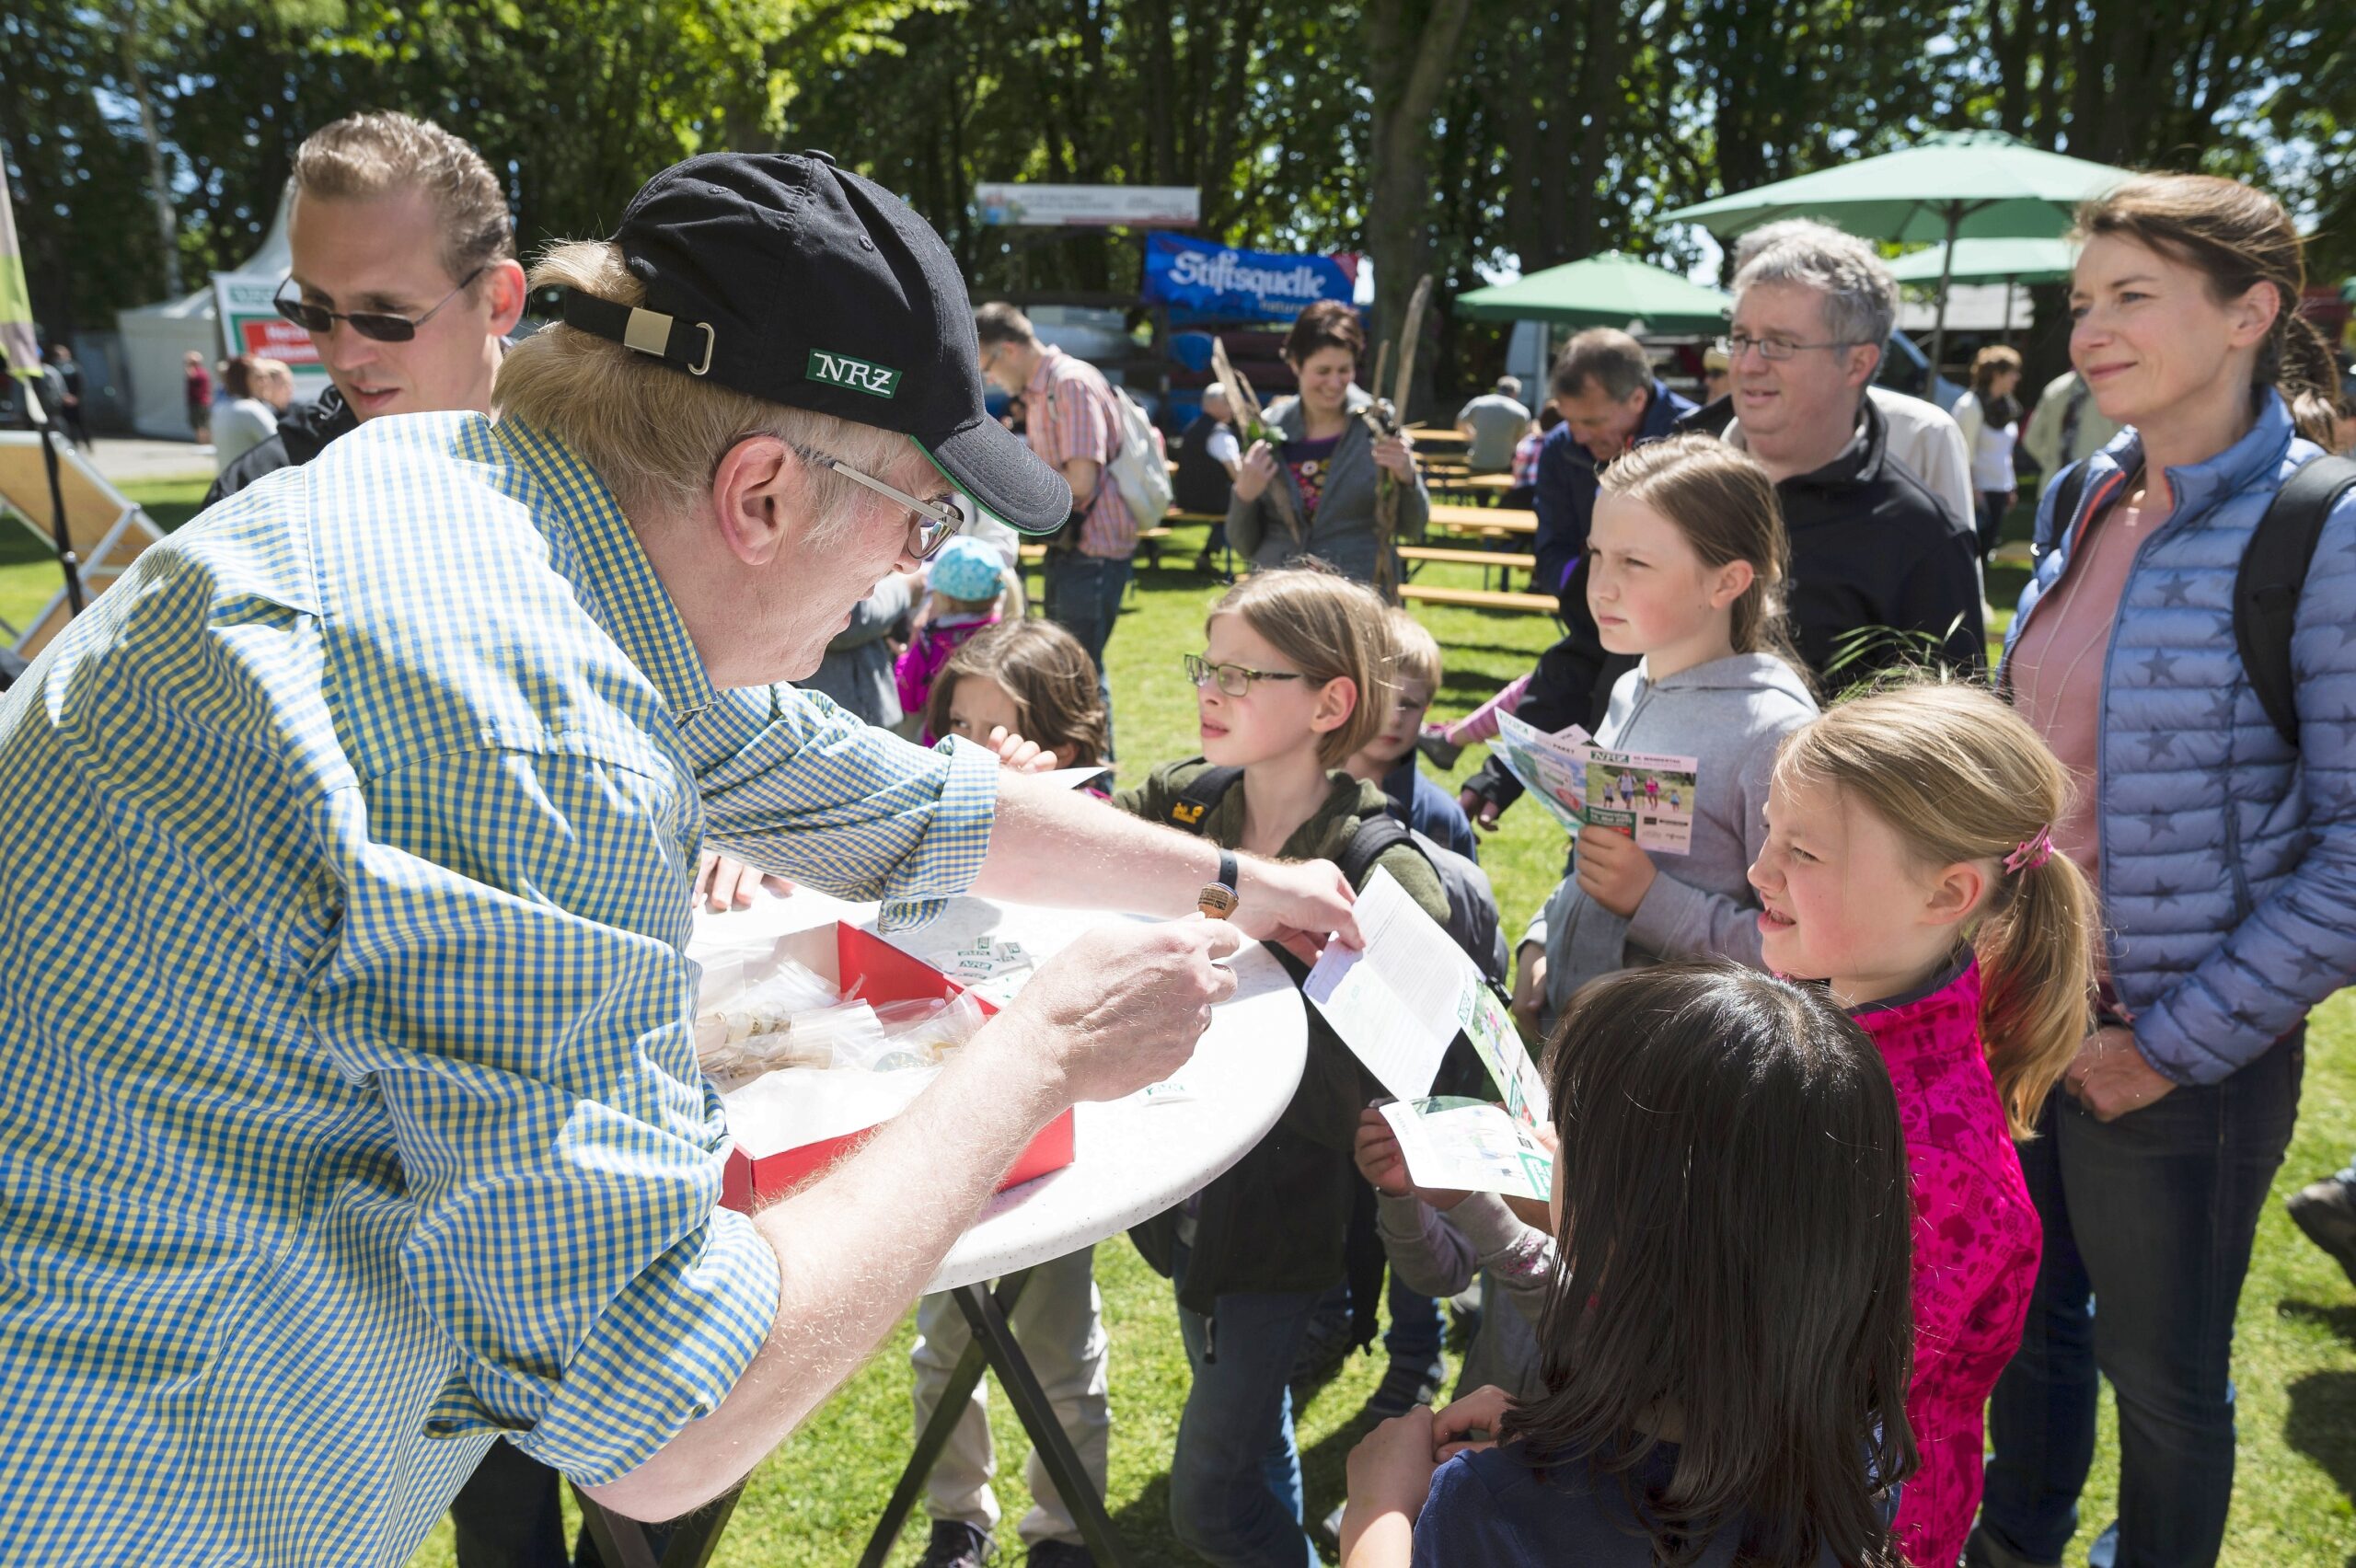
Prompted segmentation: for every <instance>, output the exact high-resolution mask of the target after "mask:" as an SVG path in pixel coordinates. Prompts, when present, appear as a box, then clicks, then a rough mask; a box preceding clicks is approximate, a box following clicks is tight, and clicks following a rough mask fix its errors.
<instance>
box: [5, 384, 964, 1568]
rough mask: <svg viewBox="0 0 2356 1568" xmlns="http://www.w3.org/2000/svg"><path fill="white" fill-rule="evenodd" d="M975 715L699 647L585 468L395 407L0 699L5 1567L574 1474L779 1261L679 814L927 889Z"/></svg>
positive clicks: (639, 1415) (96, 617) (600, 1476)
mask: <svg viewBox="0 0 2356 1568" xmlns="http://www.w3.org/2000/svg"><path fill="white" fill-rule="evenodd" d="M994 773H995V770H994V767H992V765H991V762H990V759H989V758H988V757H987V755H985V754H983V753H980V752H978V751H970V750H969V751H967V752H965V753H964V754H963V755H945V754H935V753H929V752H923V751H919V750H918V749H916V748H914V747H912V746H909V745H907V744H903V743H901V742H898V741H895V740H894V739H892V738H891V737H890V736H888V735H886V734H884V733H883V732H880V731H876V730H872V729H868V728H866V727H865V726H863V725H861V724H860V723H858V722H856V721H853V720H851V719H849V717H848V716H846V715H845V714H843V713H842V712H841V711H840V710H839V709H836V708H835V707H834V706H833V705H832V704H830V703H828V702H826V700H825V699H823V698H813V697H806V696H803V695H800V694H797V693H794V692H792V691H791V690H788V689H782V688H780V689H777V690H770V689H767V688H758V689H750V690H741V691H721V690H715V689H714V688H713V687H712V686H711V685H710V681H709V680H708V679H707V677H706V676H705V674H704V671H703V667H702V665H701V663H699V660H698V659H697V657H696V654H695V651H694V649H693V647H692V646H691V645H690V643H689V641H688V639H687V628H686V627H685V626H684V624H683V623H682V622H681V621H680V619H679V617H678V615H677V612H676V610H675V609H674V608H673V606H672V605H671V603H670V600H669V599H668V597H667V596H666V595H665V594H664V590H663V587H662V584H661V582H659V581H658V580H657V579H656V577H655V576H654V573H653V570H652V568H651V567H650V565H649V564H648V562H647V559H646V558H645V556H644V555H643V554H642V553H641V551H640V548H639V546H638V543H637V540H636V538H635V537H634V536H633V535H632V534H631V532H630V529H629V525H628V524H627V523H626V522H625V521H624V519H623V517H622V515H621V513H620V512H619V511H618V509H617V508H616V506H615V504H614V502H613V501H612V499H611V497H610V496H609V495H608V494H607V492H606V489H605V487H604V486H603V485H602V484H601V483H599V481H598V480H597V478H596V477H595V475H594V474H593V473H591V472H590V471H589V469H588V468H587V467H584V466H583V464H582V463H581V462H580V460H579V459H578V458H576V457H574V456H573V455H572V454H571V453H569V452H568V451H567V450H566V449H565V448H564V447H563V446H562V445H560V444H558V443H557V442H556V441H554V440H552V439H550V438H549V437H548V436H546V435H544V434H540V433H538V432H534V431H532V430H530V429H528V428H526V427H525V426H523V425H520V424H518V423H515V422H514V421H509V422H506V423H502V424H498V425H493V424H492V423H491V421H488V420H485V419H484V418H482V417H481V416H479V415H474V414H451V415H428V416H422V417H418V418H413V419H396V420H384V421H375V422H373V423H371V424H368V425H366V426H364V427H363V428H362V429H361V430H360V431H359V432H356V433H354V434H352V435H348V436H346V437H344V438H343V439H342V440H341V441H339V442H337V443H336V444H334V445H333V446H332V447H330V448H329V449H328V451H327V452H326V453H325V454H324V455H321V456H320V457H319V459H318V461H316V462H314V463H312V464H310V465H308V466H307V467H301V468H293V469H286V470H283V471H282V472H280V473H278V474H274V475H272V476H271V477H270V478H268V479H267V480H265V481H263V482H262V483H260V484H258V485H256V486H255V487H253V488H252V489H250V490H246V491H244V492H243V493H241V494H240V495H238V496H237V497H236V498H234V499H233V500H231V501H229V502H225V503H224V504H222V505H221V506H219V507H216V508H214V510H213V511H211V512H210V513H207V514H206V515H205V516H204V518H203V519H202V521H200V522H198V523H196V524H195V525H191V526H190V527H188V528H186V529H184V530H182V531H181V532H179V534H177V535H175V536H173V537H172V538H171V539H170V540H169V541H168V542H167V543H166V544H165V545H163V546H160V547H158V548H156V549H153V550H150V551H148V552H147V554H146V555H145V556H144V557H143V558H142V559H140V561H139V563H138V565H137V566H136V567H135V568H134V569H133V571H131V572H129V573H128V574H126V575H125V577H124V578H123V579H122V581H121V582H119V583H118V584H116V585H115V586H114V587H113V588H112V589H110V590H109V592H108V593H107V594H105V595H104V596H103V597H102V598H100V599H98V601H97V603H96V605H94V606H93V608H92V609H91V610H90V611H89V612H88V613H87V615H85V616H84V617H81V618H80V619H79V620H77V621H76V622H75V624H74V626H73V627H72V628H71V629H69V630H68V631H67V632H66V634H65V635H64V636H63V637H61V638H60V639H58V640H57V641H56V643H55V644H54V645H53V646H52V649H51V650H50V651H48V652H47V653H46V654H45V655H44V656H43V657H42V658H41V659H40V660H39V661H37V662H36V663H34V665H33V666H32V668H31V670H30V671H29V673H28V674H26V676H25V677H24V678H23V679H22V680H21V681H19V682H18V684H17V687H16V688H15V690H13V691H12V692H10V693H9V694H8V696H7V698H6V699H5V701H0V1040H5V1042H6V1051H7V1060H8V1067H9V1073H8V1082H7V1090H6V1094H5V1095H0V1151H5V1153H0V1215H5V1221H0V1225H4V1226H5V1228H0V1432H5V1433H6V1435H7V1447H8V1454H9V1458H8V1461H7V1463H6V1466H5V1467H0V1561H5V1562H28V1561H43V1562H125V1563H129V1562H140V1563H147V1562H155V1563H162V1562H206V1563H214V1562H221V1563H229V1562H236V1563H271V1564H275V1563H284V1564H295V1563H321V1562H334V1563H339V1564H341V1563H386V1564H394V1563H399V1562H406V1561H407V1560H408V1558H409V1556H410V1551H411V1550H412V1549H413V1548H414V1547H415V1546H416V1545H417V1543H418V1540H419V1539H420V1538H421V1537H422V1535H423V1534H424V1533H425V1531H426V1529H427V1528H429V1526H431V1524H432V1523H433V1519H434V1517H435V1516H437V1515H438V1514H439V1513H440V1512H441V1511H442V1509H443V1508H444V1507H445V1505H447V1503H448V1502H449V1499H450V1497H451V1494H452V1493H454V1492H456V1489H457V1486H458V1483H459V1482H460V1481H462V1480H463V1479H464V1478H465V1477H466V1475H467V1474H468V1472H469V1471H470V1470H472V1469H473V1467H474V1464H475V1461H476V1460H477V1458H479V1457H480V1455H481V1453H482V1450H483V1447H484V1446H485V1445H486V1444H487V1443H488V1442H490V1441H491V1438H492V1435H493V1434H495V1433H499V1432H505V1433H507V1434H508V1435H510V1436H511V1437H512V1438H513V1439H514V1440H515V1441H516V1442H517V1444H518V1445H519V1447H522V1448H524V1449H525V1451H526V1452H528V1453H530V1454H532V1455H533V1456H535V1457H536V1458H539V1459H542V1460H543V1461H545V1462H547V1463H549V1464H551V1465H554V1466H556V1467H557V1468H558V1469H560V1470H563V1471H564V1472H565V1473H567V1474H568V1475H570V1476H572V1478H573V1479H574V1480H576V1481H579V1482H583V1483H585V1484H596V1483H599V1482H607V1481H611V1480H613V1479H614V1478H616V1477H618V1476H620V1475H623V1474H625V1473H627V1472H628V1471H629V1470H632V1469H634V1468H635V1467H636V1466H638V1465H639V1464H640V1463H641V1462H642V1461H643V1460H644V1459H645V1458H647V1457H648V1456H649V1455H651V1454H652V1453H653V1452H654V1450H655V1449H656V1448H657V1447H660V1446H661V1445H662V1444H663V1443H664V1441H665V1440H666V1439H668V1438H669V1437H670V1436H671V1435H673V1434H674V1433H676V1431H677V1430H678V1429H679V1428H680V1427H681V1426H683V1425H684V1424H687V1422H688V1421H689V1420H691V1419H693V1418H695V1417H696V1416H699V1415H700V1414H702V1413H704V1412H708V1411H710V1409H711V1408H712V1407H713V1406H714V1405H715V1404H716V1403H718V1401H720V1400H721V1398H722V1396H723V1395H724V1394H726V1393H727V1391H728V1389H730V1387H731V1386H732V1385H733V1383H734V1382H735V1380H736V1378H737V1377H738V1375H739V1374H740V1373H741V1372H742V1371H743V1370H744V1368H745V1365H746V1363H747V1362H748V1361H749V1360H750V1359H751V1357H752V1355H753V1353H754V1351H755V1350H756V1348H757V1347H758V1346H759V1344H760V1343H761V1342H762V1339H763V1337H764V1335H765V1334H766V1333H767V1332H768V1328H769V1324H770V1320H771V1317H772V1316H773V1314H774V1312H775V1310H776V1305H777V1262H776V1260H775V1258H774V1257H773V1256H772V1255H771V1253H770V1251H769V1249H768V1246H767V1244H766V1243H764V1242H763V1241H761V1240H760V1239H759V1238H758V1237H756V1235H755V1233H754V1231H753V1229H752V1228H751V1226H750V1225H749V1224H748V1223H747V1222H746V1221H745V1219H744V1218H743V1217H742V1216H737V1215H734V1214H731V1213H729V1212H727V1211H725V1210H719V1209H716V1208H715V1207H714V1205H715V1203H716V1201H717V1199H718V1196H719V1191H720V1178H721V1167H722V1157H723V1151H724V1147H725V1143H726V1134H725V1128H724V1125H723V1122H722V1113H721V1109H720V1105H719V1101H718V1100H717V1098H716V1097H715V1095H714V1094H713V1092H712V1090H711V1089H710V1086H709V1085H708V1084H707V1083H706V1082H705V1081H704V1079H703V1078H702V1077H701V1075H700V1074H699V1072H698V1071H697V1067H696V1062H695V1056H694V1051H693V1047H692V1043H691V1040H690V1035H689V1020H690V1017H691V1010H692V1004H693V1000H694V996H695V987H696V974H697V971H696V968H695V966H694V965H693V964H692V963H689V962H688V961H687V959H686V958H685V957H684V956H683V955H682V952H681V948H682V945H683V943H684V942H685V941H686V940H687V932H688V924H689V907H688V905H689V899H688V883H689V881H690V874H691V871H692V869H693V867H694V864H695V858H696V851H697V847H698V845H699V843H700V842H701V841H702V840H703V839H704V838H706V837H707V836H708V837H710V839H711V840H712V841H713V842H714V843H716V844H719V845H722V846H723V847H728V848H730V849H732V850H734V851H736V852H738V853H741V854H745V855H746V856H748V857H749V858H751V859H755V860H756V861H758V862H759V863H761V864H764V865H772V866H776V867H777V868H779V869H780V870H785V871H788V872H790V873H791V874H792V875H794V876H796V877H799V878H801V879H803V880H805V881H807V882H811V883H812V884H814V885H815V886H818V887H821V888H824V889H826V891H828V892H830V893H837V894H843V895H846V896H849V897H855V898H856V897H881V898H883V899H886V900H889V901H893V903H892V905H891V907H892V908H893V911H894V913H895V916H896V917H900V918H908V917H919V916H921V915H922V914H924V913H926V912H928V910H929V909H930V907H931V906H932V904H933V902H934V901H936V900H939V899H941V898H942V897H944V896H946V895H948V894H953V893H955V892H956V891H958V890H959V889H961V888H963V887H964V886H965V885H966V884H967V883H968V882H970V881H971V880H972V879H973V877H974V875H975V874H976V871H977V870H978V869H979V867H980V865H981V862H982V858H983V855H984V853H985V852H986V850H987V847H988V841H989V823H990V815H991V812H992V809H993V806H994V803H995V797H996V782H995V778H994Z"/></svg>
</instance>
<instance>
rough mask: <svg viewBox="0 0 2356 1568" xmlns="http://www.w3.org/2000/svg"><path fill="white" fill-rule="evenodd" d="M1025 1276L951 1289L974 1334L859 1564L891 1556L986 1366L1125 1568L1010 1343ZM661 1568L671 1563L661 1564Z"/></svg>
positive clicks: (1101, 1559) (1081, 1471)
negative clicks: (994, 1285)
mask: <svg viewBox="0 0 2356 1568" xmlns="http://www.w3.org/2000/svg"><path fill="white" fill-rule="evenodd" d="M1030 1280H1031V1271H1030V1270H1029V1269H1023V1270H1022V1271H1021V1272H1019V1273H1016V1274H1008V1275H1007V1276H1006V1277H1005V1278H1004V1279H1002V1280H1000V1281H999V1286H998V1289H997V1290H996V1291H992V1290H991V1289H990V1288H989V1287H988V1286H987V1285H986V1284H981V1283H976V1284H974V1285H965V1286H958V1287H957V1288H956V1289H955V1290H953V1291H951V1292H950V1293H949V1294H950V1295H951V1296H952V1297H954V1298H955V1300H956V1302H957V1308H958V1310H960V1311H961V1312H963V1313H964V1315H965V1321H966V1323H967V1324H968V1325H969V1326H970V1327H971V1328H972V1329H973V1331H974V1337H973V1340H972V1341H971V1343H968V1344H967V1345H966V1346H965V1354H964V1355H962V1356H960V1357H958V1359H957V1366H956V1367H955V1368H954V1369H953V1371H952V1372H951V1373H950V1374H949V1383H948V1386H947V1387H945V1388H943V1389H941V1402H940V1403H939V1404H937V1405H935V1406H934V1407H933V1411H932V1419H931V1420H930V1421H928V1422H926V1423H925V1428H924V1431H923V1432H921V1433H919V1434H918V1436H917V1447H916V1452H915V1453H913V1454H911V1455H910V1456H909V1457H908V1464H907V1469H906V1470H902V1471H901V1472H900V1483H899V1485H898V1486H896V1487H895V1488H894V1489H893V1491H892V1500H891V1502H889V1503H887V1504H885V1505H884V1507H883V1518H882V1519H880V1520H878V1521H877V1522H876V1526H875V1533H874V1534H873V1535H872V1536H870V1537H869V1538H868V1540H867V1551H865V1552H864V1553H862V1554H861V1555H860V1560H859V1562H860V1568H883V1562H884V1561H885V1560H886V1559H887V1558H888V1557H890V1555H891V1552H892V1547H893V1545H894V1543H895V1542H896V1541H897V1540H898V1539H900V1531H901V1529H902V1528H904V1527H905V1526H906V1525H907V1520H908V1515H909V1513H910V1512H911V1511H912V1510H913V1509H914V1508H915V1506H916V1502H917V1496H918V1493H921V1492H922V1491H923V1490H924V1483H925V1481H926V1479H927V1478H928V1477H930V1475H931V1474H932V1467H933V1466H934V1465H935V1464H936V1463H938V1462H939V1461H940V1458H941V1450H942V1449H943V1448H945V1447H948V1446H949V1436H950V1434H951V1433H952V1432H953V1431H955V1430H956V1427H957V1422H958V1418H959V1417H960V1416H961V1415H963V1414H964V1411H965V1407H966V1402H967V1401H969V1400H971V1399H972V1398H973V1396H974V1385H975V1384H976V1383H978V1382H980V1381H981V1378H982V1372H983V1370H984V1369H985V1367H987V1369H988V1370H989V1371H991V1372H993V1373H995V1374H997V1376H998V1380H999V1388H1001V1389H1004V1390H1005V1391H1006V1397H1007V1400H1008V1402H1010V1403H1011V1404H1012V1405H1013V1406H1014V1413H1015V1415H1016V1416H1017V1417H1018V1418H1019V1419H1020V1420H1021V1421H1022V1430H1023V1431H1024V1432H1026V1433H1028V1434H1029V1435H1030V1437H1031V1442H1032V1444H1033V1446H1034V1447H1035V1448H1036V1450H1037V1452H1038V1456H1039V1462H1040V1464H1041V1465H1042V1466H1043V1467H1044V1468H1045V1470H1046V1472H1047V1479H1048V1480H1049V1481H1051V1482H1054V1483H1055V1488H1056V1493H1057V1496H1059V1497H1061V1498H1062V1499H1063V1501H1064V1505H1065V1506H1066V1507H1068V1508H1069V1509H1070V1510H1071V1515H1072V1517H1073V1519H1074V1520H1076V1521H1077V1522H1078V1523H1079V1525H1080V1539H1082V1540H1083V1541H1085V1542H1086V1543H1087V1545H1088V1550H1089V1551H1090V1552H1091V1554H1092V1555H1093V1556H1094V1557H1095V1559H1096V1561H1097V1562H1098V1563H1099V1564H1100V1568H1126V1564H1127V1563H1128V1562H1129V1557H1128V1554H1127V1552H1126V1551H1124V1550H1123V1548H1122V1546H1121V1542H1120V1538H1119V1537H1117V1536H1115V1535H1114V1533H1113V1521H1112V1519H1111V1518H1110V1517H1108V1516H1106V1514H1105V1512H1104V1498H1103V1493H1100V1492H1098V1491H1097V1490H1096V1482H1094V1481H1093V1480H1092V1479H1091V1478H1090V1476H1089V1473H1088V1470H1087V1468H1086V1467H1085V1466H1083V1465H1082V1464H1081V1463H1080V1455H1079V1454H1078V1453H1077V1452H1075V1451H1074V1449H1073V1448H1072V1446H1071V1439H1070V1438H1068V1437H1067V1436H1065V1435H1064V1429H1063V1424H1062V1423H1060V1422H1058V1421H1057V1419H1056V1409H1055V1406H1054V1405H1053V1404H1052V1403H1050V1402H1049V1401H1048V1399H1047V1394H1046V1390H1045V1389H1042V1388H1041V1387H1040V1386H1039V1378H1038V1375H1037V1374H1036V1373H1034V1372H1033V1371H1032V1370H1031V1363H1030V1361H1029V1359H1028V1358H1027V1357H1025V1356H1024V1355H1023V1354H1022V1346H1021V1345H1019V1344H1017V1343H1014V1331H1013V1329H1012V1328H1011V1327H1010V1326H1009V1324H1008V1322H1007V1319H1008V1318H1009V1317H1010V1316H1011V1314H1012V1313H1013V1311H1014V1304H1015V1303H1016V1302H1017V1301H1019V1300H1020V1299H1022V1287H1023V1286H1026V1285H1028V1284H1029V1283H1030ZM664 1568H669V1565H668V1564H664Z"/></svg>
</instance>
